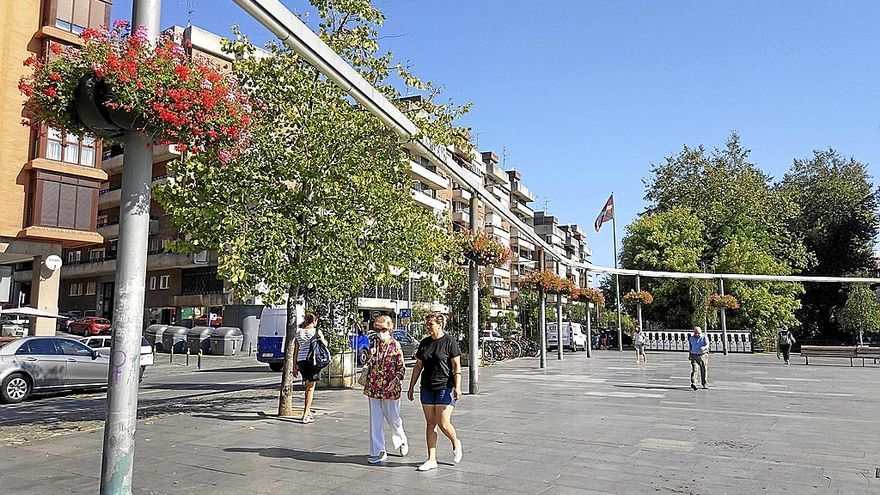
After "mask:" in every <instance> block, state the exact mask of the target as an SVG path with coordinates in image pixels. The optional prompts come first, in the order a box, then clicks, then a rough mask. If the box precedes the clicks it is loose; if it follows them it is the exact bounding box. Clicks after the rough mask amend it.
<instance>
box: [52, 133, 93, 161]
mask: <svg viewBox="0 0 880 495" xmlns="http://www.w3.org/2000/svg"><path fill="white" fill-rule="evenodd" d="M46 158H48V159H49V160H56V161H59V162H66V163H72V164H74V165H82V166H84V167H94V166H95V138H92V137H84V138H82V139H79V138H77V137H76V136H74V135H72V134H65V133H62V132H61V131H59V130H58V129H54V128H52V127H49V128H48V129H47V131H46Z"/></svg>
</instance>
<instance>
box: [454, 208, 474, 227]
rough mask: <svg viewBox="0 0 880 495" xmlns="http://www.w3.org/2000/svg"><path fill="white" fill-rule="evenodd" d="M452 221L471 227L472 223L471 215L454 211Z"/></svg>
mask: <svg viewBox="0 0 880 495" xmlns="http://www.w3.org/2000/svg"><path fill="white" fill-rule="evenodd" d="M452 221H453V222H455V223H461V224H464V225H466V226H467V225H470V222H471V214H470V213H468V212H466V211H461V210H459V211H453V212H452Z"/></svg>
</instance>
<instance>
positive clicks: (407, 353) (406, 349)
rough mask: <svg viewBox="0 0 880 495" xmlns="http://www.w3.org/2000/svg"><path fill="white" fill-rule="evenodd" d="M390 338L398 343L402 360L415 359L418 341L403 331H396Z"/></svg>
mask: <svg viewBox="0 0 880 495" xmlns="http://www.w3.org/2000/svg"><path fill="white" fill-rule="evenodd" d="M391 336H392V337H394V339H395V340H397V341H398V342H400V350H401V351H403V357H404V358H406V359H415V357H416V351H417V350H419V341H418V340H416V339H415V337H413V336H412V335H410V334H408V333H406V332H405V331H403V330H397V331H396V332H394V333H392V334H391Z"/></svg>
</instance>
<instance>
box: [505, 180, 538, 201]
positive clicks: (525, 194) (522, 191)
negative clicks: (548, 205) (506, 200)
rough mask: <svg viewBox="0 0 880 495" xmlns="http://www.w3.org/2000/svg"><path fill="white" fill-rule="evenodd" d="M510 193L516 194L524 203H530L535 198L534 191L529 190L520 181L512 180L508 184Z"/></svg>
mask: <svg viewBox="0 0 880 495" xmlns="http://www.w3.org/2000/svg"><path fill="white" fill-rule="evenodd" d="M510 194H512V195H514V196H516V197H517V198H519V199H520V200H522V201H525V202H526V203H531V202H532V201H534V200H535V193H533V192H532V191H531V189H529V188H528V187H526V186H524V185H522V182H514V183H513V184H511V185H510Z"/></svg>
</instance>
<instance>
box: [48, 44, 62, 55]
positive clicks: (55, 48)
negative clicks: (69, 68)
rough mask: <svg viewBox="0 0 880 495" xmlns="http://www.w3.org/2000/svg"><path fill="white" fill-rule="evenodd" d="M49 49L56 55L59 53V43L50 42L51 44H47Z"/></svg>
mask: <svg viewBox="0 0 880 495" xmlns="http://www.w3.org/2000/svg"><path fill="white" fill-rule="evenodd" d="M49 50H51V51H52V53H54V54H55V55H58V54H59V53H61V45H59V44H58V43H52V44H51V45H49Z"/></svg>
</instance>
